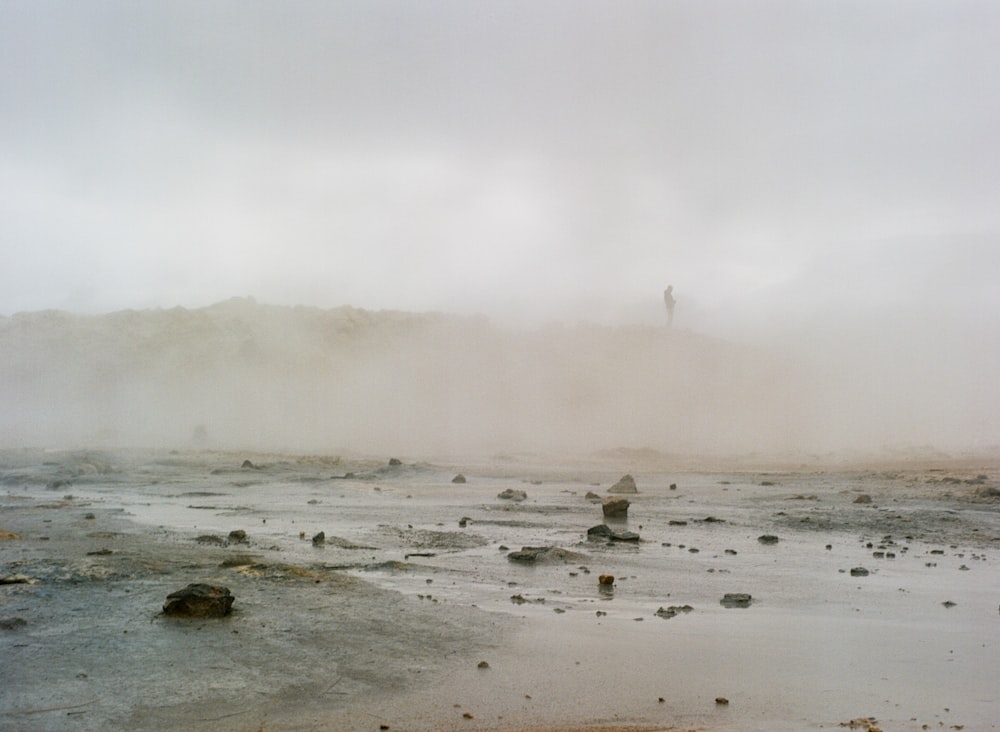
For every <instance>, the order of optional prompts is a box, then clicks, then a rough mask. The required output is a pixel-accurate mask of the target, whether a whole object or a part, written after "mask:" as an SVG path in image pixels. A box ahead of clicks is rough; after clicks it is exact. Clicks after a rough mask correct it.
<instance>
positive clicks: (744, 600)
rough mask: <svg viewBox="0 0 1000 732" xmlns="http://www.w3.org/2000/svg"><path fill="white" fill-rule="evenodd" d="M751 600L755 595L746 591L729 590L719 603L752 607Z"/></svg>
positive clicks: (732, 606) (730, 606) (728, 605)
mask: <svg viewBox="0 0 1000 732" xmlns="http://www.w3.org/2000/svg"><path fill="white" fill-rule="evenodd" d="M751 602H753V597H752V596H750V595H748V594H746V593H745V592H727V593H726V594H725V595H723V596H722V599H721V600H719V604H720V605H722V607H727V608H734V607H750V603H751Z"/></svg>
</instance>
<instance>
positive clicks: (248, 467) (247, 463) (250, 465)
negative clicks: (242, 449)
mask: <svg viewBox="0 0 1000 732" xmlns="http://www.w3.org/2000/svg"><path fill="white" fill-rule="evenodd" d="M240 467H241V468H243V469H244V470H256V469H257V466H256V465H254V464H253V463H252V462H250V461H249V460H244V461H243V464H242V465H240Z"/></svg>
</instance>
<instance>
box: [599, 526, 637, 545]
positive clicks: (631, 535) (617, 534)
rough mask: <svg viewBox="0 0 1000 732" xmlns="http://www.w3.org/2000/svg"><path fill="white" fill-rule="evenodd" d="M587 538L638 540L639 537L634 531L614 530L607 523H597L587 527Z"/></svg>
mask: <svg viewBox="0 0 1000 732" xmlns="http://www.w3.org/2000/svg"><path fill="white" fill-rule="evenodd" d="M587 538H588V539H607V540H608V541H632V542H635V541H639V539H640V537H639V535H638V534H637V533H635V532H634V531H615V530H614V529H612V528H611V527H610V526H608V525H607V524H599V525H597V526H592V527H591V528H589V529H587Z"/></svg>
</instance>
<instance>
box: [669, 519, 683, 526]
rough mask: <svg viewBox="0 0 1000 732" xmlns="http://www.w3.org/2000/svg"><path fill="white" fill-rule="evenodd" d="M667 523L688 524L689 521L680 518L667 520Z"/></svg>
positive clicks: (673, 524)
mask: <svg viewBox="0 0 1000 732" xmlns="http://www.w3.org/2000/svg"><path fill="white" fill-rule="evenodd" d="M667 525H668V526H687V525H688V522H687V521H682V520H680V519H670V520H669V521H668V522H667Z"/></svg>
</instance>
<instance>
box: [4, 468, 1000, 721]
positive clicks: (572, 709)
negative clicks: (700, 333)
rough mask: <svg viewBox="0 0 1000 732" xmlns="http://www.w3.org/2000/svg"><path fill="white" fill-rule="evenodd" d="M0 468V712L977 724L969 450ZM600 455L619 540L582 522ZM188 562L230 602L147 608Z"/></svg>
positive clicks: (167, 717)
mask: <svg viewBox="0 0 1000 732" xmlns="http://www.w3.org/2000/svg"><path fill="white" fill-rule="evenodd" d="M245 457H249V459H250V460H251V465H250V466H248V467H242V465H243V460H244V459H245ZM0 464H2V473H0V481H2V490H0V507H2V514H0V530H2V531H3V532H6V534H0V536H3V537H4V538H3V539H0V577H3V578H5V580H6V581H9V583H7V584H3V585H0V621H4V624H3V628H2V629H0V645H2V650H3V657H4V663H3V664H2V666H0V729H4V730H7V729H9V730H22V729H32V730H36V729H37V730H46V729H53V730H63V729H79V730H98V729H150V730H152V729H158V730H159V729H168V730H174V729H175V730H181V729H184V730H191V729H213V730H219V729H222V730H259V729H266V730H310V729H316V730H320V729H327V730H347V731H352V730H376V729H380V728H388V729H392V730H412V731H413V732H423V731H425V730H426V731H430V730H513V729H521V728H536V729H543V728H544V729H561V730H567V729H577V728H579V729H602V730H603V729H608V730H610V729H624V728H634V729H644V730H659V729H703V730H765V729H766V730H811V729H817V730H818V729H824V728H829V727H836V726H838V725H839V724H841V723H847V722H849V721H851V720H858V719H874V720H877V722H871V724H872V725H876V724H877V725H881V726H882V727H883V728H884V729H894V730H897V729H903V730H907V729H913V730H917V729H921V727H922V725H924V724H927V725H930V726H931V727H935V728H937V727H941V726H944V727H946V728H947V727H954V726H957V725H964V727H965V728H966V729H995V728H996V724H997V723H996V722H995V718H996V714H995V711H996V708H997V702H998V695H997V691H996V688H995V684H994V683H993V669H994V668H995V662H996V658H997V657H998V653H1000V648H998V644H1000V614H998V603H1000V572H998V571H997V570H998V566H997V557H996V552H997V549H998V546H1000V502H998V499H997V497H996V495H995V489H996V487H997V485H998V476H1000V471H998V470H997V469H996V466H995V465H994V464H992V463H990V462H989V461H982V460H980V461H976V462H967V461H966V462H963V461H944V462H937V463H926V464H914V463H912V462H909V463H907V464H905V465H898V466H887V465H881V466H862V467H858V466H844V465H840V466H834V467H832V468H831V467H818V466H794V467H788V466H782V467H781V468H780V469H776V468H772V469H768V468H767V467H766V466H746V465H732V464H728V465H718V464H713V465H705V466H704V468H702V469H699V468H698V465H697V464H691V463H685V464H683V465H681V466H678V467H673V466H671V465H669V464H664V463H663V461H654V462H650V463H648V464H646V463H643V462H642V460H640V459H638V458H636V457H635V456H631V457H629V458H628V459H621V458H618V459H616V458H609V457H604V458H601V459H596V458H594V459H587V460H579V459H577V460H572V461H571V460H565V459H540V458H538V457H535V456H505V457H504V458H503V459H502V460H500V459H494V460H466V461H462V462H460V461H442V460H436V461H426V462H423V461H410V460H406V461H402V462H401V463H400V464H398V465H395V464H394V465H389V464H388V461H384V460H353V461H348V460H340V459H337V458H335V457H303V456H286V455H249V456H242V455H240V456H237V455H230V454H216V453H186V454H178V453H174V454H168V453H161V452H136V451H132V452H120V453H109V452H103V453H96V452H66V453H60V452H42V451H20V452H12V453H6V454H4V455H3V456H2V460H0ZM626 471H628V472H631V473H632V474H633V475H634V476H635V479H636V483H637V485H638V490H639V492H638V493H637V494H634V495H629V496H627V497H628V498H629V500H630V501H631V502H632V506H631V507H630V509H629V515H628V518H627V519H626V520H624V521H619V522H617V523H614V524H612V528H616V529H627V530H630V531H633V532H635V533H638V534H639V535H640V537H641V540H640V541H639V542H638V543H633V542H611V543H609V542H607V541H606V540H592V539H588V538H587V529H588V528H590V527H592V526H594V525H597V524H600V523H602V522H603V521H604V519H603V516H602V515H601V508H600V505H599V504H595V503H591V502H588V501H587V500H586V498H585V496H586V494H587V493H588V492H594V493H597V494H599V495H602V496H604V495H607V489H608V488H609V487H610V486H611V485H613V484H614V483H615V482H616V481H617V480H618V479H619V478H620V477H621V476H622V474H623V473H625V472H626ZM459 472H461V473H462V474H463V475H464V476H465V477H466V482H465V483H454V482H452V480H453V478H454V476H455V475H456V474H457V473H459ZM507 488H513V489H516V490H523V491H525V493H526V494H527V499H526V500H524V501H521V502H515V501H509V500H503V499H500V498H498V497H497V496H498V495H499V494H501V493H502V492H503V491H504V490H506V489H507ZM862 496H867V497H868V498H867V499H865V498H859V497H862ZM237 530H242V531H245V532H246V536H247V539H246V542H239V541H235V540H230V538H229V537H230V532H232V531H237ZM320 531H322V532H323V533H324V535H325V538H326V540H325V541H324V542H323V543H315V544H314V542H313V541H312V537H313V536H314V535H316V534H317V533H319V532H320ZM763 535H770V536H776V537H778V542H777V543H762V542H761V541H759V538H760V537H761V536H763ZM522 546H552V547H558V548H559V549H560V550H561V552H560V553H558V554H556V555H554V557H555V558H550V559H549V560H548V561H543V562H541V563H535V564H522V563H518V562H512V561H510V560H509V559H508V555H509V554H510V552H511V550H517V549H520V548H521V547H522ZM859 567H861V568H864V569H866V570H867V572H868V574H867V575H865V576H854V575H853V574H852V573H851V570H852V569H856V568H859ZM599 574H612V575H614V576H615V581H614V584H613V585H611V586H610V587H604V588H602V587H601V586H599V584H598V581H597V577H598V575H599ZM190 582H210V583H216V584H222V585H225V586H226V587H229V588H230V590H231V591H232V592H233V594H234V595H235V596H236V602H235V604H234V611H233V613H232V615H231V616H229V617H228V618H225V619H223V620H211V621H209V620H204V621H178V620H173V619H168V618H164V617H163V616H162V615H160V614H159V612H158V611H159V609H160V607H161V606H162V603H163V600H164V598H165V597H166V595H167V594H169V593H170V592H172V591H174V590H176V589H179V588H181V587H183V586H185V585H186V584H188V583H190ZM737 592H738V593H747V594H750V595H751V596H752V602H751V604H750V605H749V607H745V608H729V607H725V606H723V605H722V604H721V603H720V599H721V598H722V597H723V596H724V595H725V594H727V593H737ZM685 606H686V607H689V608H690V610H687V611H677V612H675V613H674V614H672V615H671V614H670V613H669V612H667V613H660V614H658V611H659V610H660V609H661V608H663V609H667V608H671V607H674V608H682V607H685ZM665 616H666V617H665ZM8 621H9V623H8ZM719 699H725V701H726V703H720V702H719V701H717V700H719Z"/></svg>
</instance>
